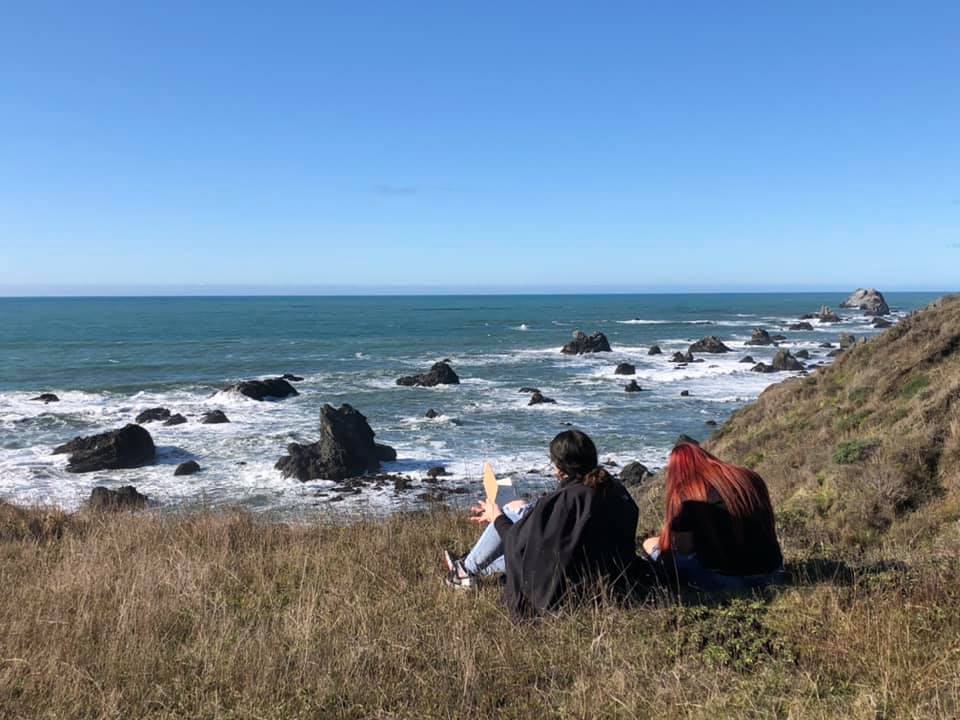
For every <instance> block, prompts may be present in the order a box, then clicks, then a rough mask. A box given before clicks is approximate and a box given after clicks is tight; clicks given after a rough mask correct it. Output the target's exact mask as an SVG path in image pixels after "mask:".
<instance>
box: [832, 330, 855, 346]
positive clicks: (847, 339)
mask: <svg viewBox="0 0 960 720" xmlns="http://www.w3.org/2000/svg"><path fill="white" fill-rule="evenodd" d="M837 340H838V342H839V343H840V349H841V350H846V349H847V348H848V347H853V345H854V344H855V343H856V342H857V338H856V336H855V335H853V334H851V333H847V332H844V333H840V337H839V338H837Z"/></svg>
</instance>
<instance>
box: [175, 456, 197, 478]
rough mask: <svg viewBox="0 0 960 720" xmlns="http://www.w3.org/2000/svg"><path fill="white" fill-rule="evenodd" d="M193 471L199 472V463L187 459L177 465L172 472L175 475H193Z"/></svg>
mask: <svg viewBox="0 0 960 720" xmlns="http://www.w3.org/2000/svg"><path fill="white" fill-rule="evenodd" d="M195 472H200V463H198V462H197V461H196V460H187V461H186V462H182V463H180V464H179V465H177V469H176V470H174V471H173V474H174V475H175V476H176V475H193V474H194V473H195Z"/></svg>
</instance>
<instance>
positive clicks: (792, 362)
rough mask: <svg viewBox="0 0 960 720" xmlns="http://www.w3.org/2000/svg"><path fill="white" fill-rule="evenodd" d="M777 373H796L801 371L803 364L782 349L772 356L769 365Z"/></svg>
mask: <svg viewBox="0 0 960 720" xmlns="http://www.w3.org/2000/svg"><path fill="white" fill-rule="evenodd" d="M770 364H771V365H772V366H773V369H774V370H776V371H777V372H796V371H798V370H803V363H802V362H800V361H799V360H797V359H796V358H795V357H794V356H793V355H791V354H790V351H789V350H786V349H782V350H779V351H778V352H777V354H776V355H774V356H773V360H772V361H771V363H770Z"/></svg>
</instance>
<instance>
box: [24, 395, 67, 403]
mask: <svg viewBox="0 0 960 720" xmlns="http://www.w3.org/2000/svg"><path fill="white" fill-rule="evenodd" d="M30 399H31V400H36V401H39V402H42V403H43V404H44V405H46V404H47V403H52V402H60V398H58V397H57V396H56V395H54V394H53V393H40V394H39V395H37V396H36V397H34V398H30Z"/></svg>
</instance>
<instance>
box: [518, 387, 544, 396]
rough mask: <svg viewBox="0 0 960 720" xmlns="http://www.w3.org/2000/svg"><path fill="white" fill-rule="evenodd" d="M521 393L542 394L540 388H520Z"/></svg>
mask: <svg viewBox="0 0 960 720" xmlns="http://www.w3.org/2000/svg"><path fill="white" fill-rule="evenodd" d="M519 392H522V393H527V394H528V395H529V394H530V393H535V392H540V388H535V387H522V388H520V390H519Z"/></svg>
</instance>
